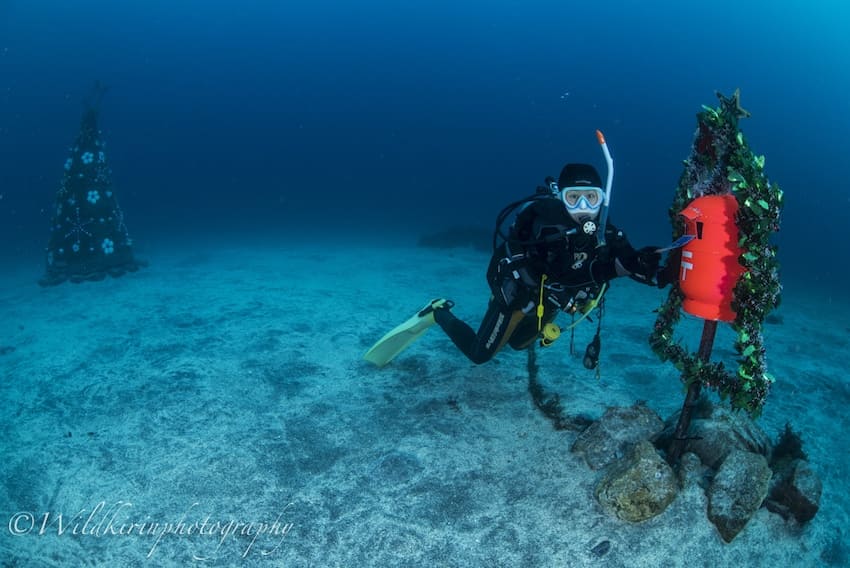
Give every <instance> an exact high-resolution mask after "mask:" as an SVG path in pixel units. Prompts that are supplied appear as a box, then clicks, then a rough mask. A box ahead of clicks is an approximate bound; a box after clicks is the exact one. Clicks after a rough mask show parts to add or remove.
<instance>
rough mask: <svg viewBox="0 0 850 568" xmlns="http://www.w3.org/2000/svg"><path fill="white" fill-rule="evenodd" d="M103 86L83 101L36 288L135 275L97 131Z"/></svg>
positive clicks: (104, 151) (102, 145) (122, 219)
mask: <svg viewBox="0 0 850 568" xmlns="http://www.w3.org/2000/svg"><path fill="white" fill-rule="evenodd" d="M105 92H106V89H105V87H102V86H101V85H100V84H99V83H98V84H97V85H95V88H94V91H93V93H92V95H91V97H90V98H89V100H87V101H86V104H85V106H86V108H85V111H84V112H83V118H82V122H81V124H80V133H79V134H78V135H77V139H76V141H75V143H74V146H73V147H72V148H71V154H70V156H69V157H68V159H67V160H66V161H65V165H64V175H63V176H62V182H61V184H60V186H59V190H58V191H57V192H56V198H55V201H54V204H53V214H52V218H51V221H50V239H49V241H48V244H47V251H46V258H45V261H46V270H45V275H44V277H43V278H42V279H41V280H39V284H41V285H42V286H52V285H55V284H60V283H62V282H64V281H65V280H70V281H72V282H82V281H84V280H101V279H103V278H104V277H105V276H107V275H109V276H120V275H122V274H124V273H125V272H127V271H130V272H132V271H136V270H138V268H139V266H142V265H143V264H144V263H140V262H139V261H137V260H136V259H135V258H134V257H133V250H132V244H133V243H132V240H131V239H130V235H129V233H128V232H127V226H126V224H125V223H124V212H123V211H122V210H121V207H120V206H119V205H118V200H117V199H116V197H115V193H114V188H113V186H112V171H111V170H110V168H109V163H108V162H107V156H106V145H105V143H104V141H103V139H102V136H101V132H100V130H99V129H98V126H97V115H98V106H99V104H100V100H101V98H102V97H103V94H104V93H105Z"/></svg>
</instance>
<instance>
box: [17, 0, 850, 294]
mask: <svg viewBox="0 0 850 568" xmlns="http://www.w3.org/2000/svg"><path fill="white" fill-rule="evenodd" d="M740 4H741V3H740V2H733V1H729V0H724V1H721V2H713V3H711V4H710V5H706V7H700V8H698V7H696V6H695V5H694V6H693V7H692V6H690V5H686V4H685V3H680V2H673V1H669V2H653V3H646V2H627V1H613V2H605V3H602V2H595V3H584V2H582V3H577V2H563V1H544V2H519V1H498V2H493V1H488V2H484V1H467V2H462V3H458V2H448V1H434V2H419V3H413V2H403V3H396V2H378V1H365V2H364V1H361V2H340V1H328V0H318V1H311V2H273V1H256V0H254V1H247V2H240V3H238V5H237V4H234V3H231V2H220V1H204V2H200V1H195V2H164V1H161V0H153V1H147V2H143V3H142V2H138V3H129V2H111V1H108V0H81V1H76V2H59V1H47V0H45V1H40V2H25V1H15V0H6V1H3V2H0V195H2V199H1V200H0V242H2V249H0V252H2V256H4V257H10V256H11V257H12V258H14V260H15V261H17V262H27V263H28V262H34V263H40V262H43V260H42V254H41V251H42V250H43V248H44V245H45V243H46V240H47V227H48V223H49V213H48V211H49V209H50V205H51V203H52V200H53V194H54V193H55V191H56V189H57V187H58V183H59V180H60V179H61V174H62V169H61V168H62V164H63V162H64V160H65V159H66V157H67V152H68V146H69V145H70V144H71V143H72V142H73V139H74V136H75V135H76V132H77V128H78V124H79V118H80V112H81V110H82V106H81V101H82V100H83V98H84V97H85V96H86V94H87V93H88V92H89V90H90V88H91V86H92V84H93V83H94V81H95V80H100V81H102V82H103V83H105V84H106V85H109V86H110V90H109V92H108V94H107V95H106V97H105V99H104V101H103V105H102V108H101V127H102V129H103V132H104V138H105V140H106V142H107V144H108V148H109V157H110V163H111V166H112V168H113V171H114V181H115V185H116V192H117V193H118V195H119V196H120V199H121V203H122V206H123V208H124V210H125V212H126V215H127V220H128V225H129V227H130V229H131V232H132V233H133V235H134V237H135V240H136V242H137V243H140V244H143V243H144V242H146V241H152V240H154V239H156V240H161V239H162V238H168V236H169V235H172V234H173V235H177V234H181V233H183V234H185V233H191V234H195V235H197V236H199V237H200V238H203V237H204V236H205V235H211V234H216V235H219V234H221V233H223V232H233V233H236V234H238V233H241V232H245V231H247V230H249V229H250V230H251V231H257V230H260V231H275V232H279V231H285V232H290V233H291V234H292V235H293V238H298V236H299V235H304V237H303V238H307V236H306V235H307V233H306V232H302V231H303V230H305V229H309V230H310V231H316V230H319V231H324V232H326V233H332V232H334V231H337V230H344V231H349V232H351V233H352V234H357V233H366V232H368V233H372V234H379V235H380V234H382V232H383V233H385V234H386V235H387V237H388V238H389V237H390V236H391V235H394V234H397V233H403V234H411V235H418V234H420V233H423V232H428V231H432V230H437V229H440V228H444V227H447V226H452V225H458V224H470V225H479V226H485V227H489V226H490V225H491V224H492V220H493V218H494V217H495V214H496V213H497V212H498V211H499V210H500V209H501V207H502V206H503V205H504V204H505V203H507V202H509V201H512V200H514V199H516V198H519V197H522V196H524V195H527V194H529V193H530V192H533V190H534V188H535V186H536V185H537V184H538V183H540V182H541V181H542V180H543V178H544V177H545V176H546V175H557V173H558V171H559V170H560V167H561V165H562V164H563V163H564V162H567V161H590V162H592V163H595V164H596V165H597V166H598V167H599V168H600V169H602V168H603V162H602V156H601V153H600V152H599V150H598V146H597V144H596V142H595V138H594V130H595V129H597V128H600V129H602V130H603V131H604V132H605V134H606V136H607V138H608V141H609V144H610V146H611V150H612V152H613V154H614V158H615V161H616V178H615V188H614V195H613V203H612V213H611V215H612V219H613V220H614V221H615V222H616V223H617V224H618V225H620V226H622V227H624V228H625V229H627V230H628V232H629V234H630V236H631V238H632V240H633V241H634V242H635V244H637V245H642V244H646V243H657V244H664V243H665V242H666V241H667V239H669V227H668V220H667V215H666V210H667V207H668V206H669V203H670V200H671V198H672V195H673V190H674V188H675V185H676V182H677V180H678V176H679V174H680V172H681V161H682V160H683V159H684V158H686V157H687V155H688V152H689V149H690V143H691V140H692V134H693V131H694V128H695V125H696V122H695V114H696V112H698V111H699V110H700V105H702V104H708V105H715V104H716V99H715V97H714V91H715V90H720V91H722V92H725V93H727V94H728V93H731V92H732V91H733V90H734V89H735V88H736V87H740V88H741V92H742V104H743V106H744V107H746V108H747V109H749V110H750V111H751V112H752V115H753V116H752V118H750V119H748V120H746V121H744V122H743V124H742V128H743V130H744V132H745V134H746V135H747V138H748V141H749V142H750V144H751V147H752V148H753V150H754V151H755V152H756V153H758V154H765V155H766V156H767V166H766V171H767V173H768V175H769V176H770V178H771V179H772V180H773V181H774V182H776V183H779V184H780V185H781V186H782V187H783V188H784V190H785V192H786V195H787V209H786V213H785V217H784V224H783V231H782V233H781V234H780V235H779V237H778V242H779V244H780V246H781V251H780V255H781V256H780V258H781V260H782V263H783V265H784V267H785V271H784V277H785V278H786V279H788V280H790V281H793V280H797V281H800V282H804V281H812V280H814V281H818V285H819V286H828V285H829V284H830V283H835V284H836V285H838V283H839V282H841V281H843V280H844V276H846V270H845V269H844V268H843V267H842V266H836V264H838V263H836V260H837V259H846V258H848V256H850V254H848V253H850V245H848V244H847V238H846V236H845V234H844V229H843V227H844V225H845V224H846V223H847V221H848V220H850V199H848V197H847V193H846V188H845V187H846V182H845V180H844V175H845V171H846V169H845V167H844V162H845V148H844V139H845V132H847V130H848V127H850V99H848V97H847V94H846V93H847V91H848V87H850V85H848V83H850V79H848V74H847V72H846V64H845V61H846V57H847V54H848V51H850V39H848V38H847V35H846V33H845V31H844V30H843V28H842V25H843V24H842V22H846V21H847V19H848V17H850V8H849V7H847V5H846V4H845V3H841V2H818V3H817V4H813V3H811V2H809V3H804V2H799V1H794V2H783V3H775V2H768V1H759V2H748V3H746V6H743V7H742V6H741V5H740Z"/></svg>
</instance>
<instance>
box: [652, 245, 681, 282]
mask: <svg viewBox="0 0 850 568" xmlns="http://www.w3.org/2000/svg"><path fill="white" fill-rule="evenodd" d="M681 264H682V251H681V249H675V250H672V251H670V254H668V255H667V262H665V263H664V266H662V267H661V268H659V269H658V272H657V273H656V274H655V279H656V284H657V286H658V287H659V288H664V287H665V286H667V285H668V284H672V283H673V282H675V281H676V280H677V279H678V278H679V267H680V266H681Z"/></svg>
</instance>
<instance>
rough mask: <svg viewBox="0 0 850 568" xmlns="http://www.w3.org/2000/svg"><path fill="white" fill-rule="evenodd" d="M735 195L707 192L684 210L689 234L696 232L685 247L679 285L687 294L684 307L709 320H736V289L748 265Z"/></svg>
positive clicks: (686, 232)
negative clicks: (743, 255)
mask: <svg viewBox="0 0 850 568" xmlns="http://www.w3.org/2000/svg"><path fill="white" fill-rule="evenodd" d="M737 212H738V201H737V200H736V199H735V196H734V195H706V196H703V197H698V198H697V199H694V200H693V201H691V203H690V205H688V206H687V207H686V208H685V210H684V211H682V212H681V213H680V215H682V217H684V218H685V234H686V235H694V237H695V238H694V239H692V240H691V241H690V242H689V243H688V244H686V245H685V246H684V247H682V265H681V269H680V271H679V285H680V287H681V289H682V292H683V293H684V295H685V299H684V301H683V302H682V309H683V310H685V311H686V312H688V313H689V314H692V315H695V316H698V317H701V318H703V319H706V320H719V321H726V322H728V321H733V320H734V319H735V311H734V310H733V309H732V299H733V291H734V289H735V284H737V282H738V277H740V276H741V274H743V272H744V268H743V267H742V266H741V264H740V263H739V262H738V257H739V256H740V255H741V252H742V251H741V248H740V247H739V246H738V226H737V225H736V224H735V214H736V213H737Z"/></svg>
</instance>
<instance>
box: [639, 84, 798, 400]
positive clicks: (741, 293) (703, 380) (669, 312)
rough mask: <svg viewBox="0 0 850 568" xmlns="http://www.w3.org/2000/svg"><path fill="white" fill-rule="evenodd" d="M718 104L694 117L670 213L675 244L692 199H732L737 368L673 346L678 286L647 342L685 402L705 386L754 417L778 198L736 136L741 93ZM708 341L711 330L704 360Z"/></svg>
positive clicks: (761, 384)
mask: <svg viewBox="0 0 850 568" xmlns="http://www.w3.org/2000/svg"><path fill="white" fill-rule="evenodd" d="M717 97H718V98H719V100H720V106H719V107H717V108H710V107H707V106H703V109H702V111H701V112H699V113H698V114H697V130H696V132H695V135H694V142H693V146H692V149H691V154H690V157H689V158H688V159H687V160H685V162H684V166H685V169H684V171H683V173H682V175H681V177H680V178H679V184H678V187H677V189H676V194H675V196H674V199H673V204H672V206H671V207H670V211H669V214H670V221H671V224H672V227H673V238H674V239H677V238H679V237H680V236H681V235H682V234H683V233H684V229H685V225H684V221H683V219H682V217H681V215H680V213H681V212H682V211H683V210H684V209H685V208H686V207H687V206H688V204H689V203H691V202H692V201H693V200H694V199H695V198H698V197H701V196H706V195H733V196H734V197H735V199H736V201H737V203H738V213H737V216H736V219H735V223H736V225H737V227H738V232H739V241H738V247H739V248H740V249H741V251H742V254H741V255H740V257H739V258H738V262H739V264H740V265H741V267H742V268H743V269H744V272H743V274H742V275H741V277H740V278H739V279H738V281H737V283H736V284H735V287H734V300H733V302H732V308H733V309H734V311H735V319H734V321H733V322H732V327H733V329H734V330H735V332H736V333H737V340H736V341H735V349H736V351H737V353H738V369H737V371H736V372H734V373H730V372H729V371H727V370H726V369H725V368H724V366H723V364H722V363H712V362H709V361H708V357H707V354H703V355H704V356H700V354H696V355H695V354H692V353H689V352H688V351H687V349H685V348H684V347H683V346H682V345H681V344H680V343H678V342H677V341H676V340H675V339H674V336H673V333H674V328H675V326H676V324H677V323H678V321H679V319H680V317H681V307H682V302H683V300H684V294H683V292H682V289H681V287H680V285H679V283H678V282H676V283H674V284H673V286H672V287H671V290H670V293H669V295H668V297H667V300H666V301H665V302H664V304H663V305H662V306H661V308H660V309H659V311H658V317H657V319H656V322H655V327H654V330H653V332H652V333H651V335H650V339H649V341H650V345H651V346H652V349H653V351H654V352H655V353H656V354H657V355H658V356H659V357H660V358H661V359H662V360H664V361H667V360H669V361H672V362H673V364H674V365H675V366H676V368H677V369H679V370H680V371H681V372H682V380H683V381H684V382H685V384H686V386H687V387H688V388H689V395H690V387H691V386H692V385H696V386H697V387H699V386H702V385H705V386H706V387H710V388H713V389H716V390H717V391H718V392H719V393H720V396H721V398H723V399H726V398H729V400H730V402H731V405H732V407H733V408H735V409H742V410H745V411H747V412H748V413H749V414H750V415H751V416H753V417H757V416H758V415H759V414H760V413H761V410H762V406H763V405H764V402H765V399H766V397H767V394H768V391H769V390H770V384H771V383H772V382H773V381H774V379H773V377H772V376H771V375H770V374H769V373H768V372H767V368H766V365H765V346H764V338H763V336H762V326H763V322H764V319H765V317H766V316H767V314H768V313H769V312H770V311H771V310H772V309H774V308H775V307H777V306H778V305H779V299H780V292H781V285H780V282H779V270H778V263H777V260H776V246H775V245H773V244H771V243H770V237H771V235H772V234H773V233H774V232H776V231H778V230H779V223H780V213H781V210H782V191H781V190H780V189H779V187H778V186H777V185H775V184H771V183H770V182H769V181H768V179H767V177H766V175H765V174H764V156H756V155H755V154H753V152H752V151H751V150H750V149H749V147H748V145H747V143H746V140H745V138H744V135H743V133H742V132H741V131H740V130H739V129H738V120H739V119H740V118H744V117H748V116H749V113H748V112H747V111H745V110H744V109H743V108H741V105H740V91H739V90H736V91H735V93H734V94H733V95H732V96H731V97H725V96H723V95H722V94H720V93H717ZM706 323H708V322H706ZM713 323H715V325H716V322H713ZM704 340H705V336H704ZM711 341H713V331H712V333H711V338H710V340H709V346H708V353H710V349H711V347H710V342H711ZM701 348H702V346H701ZM701 351H702V349H701ZM697 391H698V388H697Z"/></svg>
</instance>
